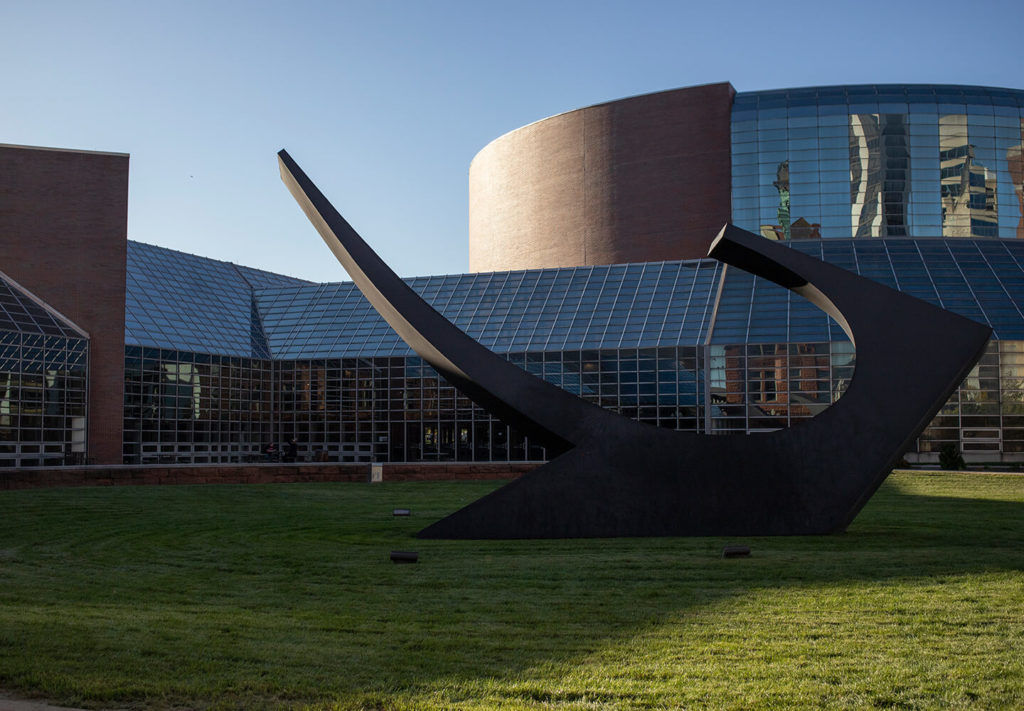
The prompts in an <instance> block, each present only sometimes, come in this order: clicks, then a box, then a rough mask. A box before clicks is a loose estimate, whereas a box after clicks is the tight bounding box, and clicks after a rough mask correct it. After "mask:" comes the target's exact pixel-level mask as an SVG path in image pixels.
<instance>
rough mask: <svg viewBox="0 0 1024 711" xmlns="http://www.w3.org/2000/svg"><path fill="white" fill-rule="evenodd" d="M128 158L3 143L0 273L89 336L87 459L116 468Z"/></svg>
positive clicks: (0, 161) (121, 382) (118, 459)
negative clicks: (62, 315) (72, 322)
mask: <svg viewBox="0 0 1024 711" xmlns="http://www.w3.org/2000/svg"><path fill="white" fill-rule="evenodd" d="M127 225H128V156H127V155H124V154H114V153H90V152H84V151H65V150H51V149H43V148H30V147H24V146H3V145H0V270H2V271H4V272H6V273H7V274H9V275H10V276H11V277H12V278H13V279H14V280H15V281H17V282H18V283H20V284H21V285H22V286H24V287H25V288H26V289H28V290H29V291H31V292H32V293H33V294H35V295H36V296H38V297H39V298H41V299H43V300H44V301H46V302H47V303H48V304H50V305H51V306H52V307H53V308H55V309H57V310H58V311H59V312H61V313H62V314H64V315H65V316H67V317H68V318H70V319H71V320H72V321H74V322H75V323H76V324H78V325H79V326H80V327H82V328H83V329H85V330H86V331H88V333H89V336H90V347H89V434H88V441H89V456H90V457H92V458H94V459H95V460H96V461H97V462H100V463H109V464H114V463H119V462H121V436H122V417H123V415H122V410H123V399H124V397H123V392H124V303H125V262H126V259H127V229H128V227H127Z"/></svg>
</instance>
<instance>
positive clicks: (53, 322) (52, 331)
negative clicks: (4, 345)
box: [0, 275, 83, 338]
mask: <svg viewBox="0 0 1024 711" xmlns="http://www.w3.org/2000/svg"><path fill="white" fill-rule="evenodd" d="M0 331H18V332H19V333H39V334H43V335H47V336H65V337H68V338H82V337H83V334H82V332H81V331H79V330H78V329H77V328H75V326H74V325H73V324H71V323H70V322H68V321H66V320H64V319H63V318H61V317H60V316H58V315H57V314H56V313H55V312H53V311H50V310H49V309H46V308H44V307H43V306H41V305H40V304H39V303H38V302H37V301H36V300H35V299H33V298H32V297H31V296H29V295H28V294H27V293H25V292H24V291H23V290H22V289H20V288H19V287H18V286H17V284H15V283H14V282H13V281H10V280H9V279H6V278H4V276H3V275H0Z"/></svg>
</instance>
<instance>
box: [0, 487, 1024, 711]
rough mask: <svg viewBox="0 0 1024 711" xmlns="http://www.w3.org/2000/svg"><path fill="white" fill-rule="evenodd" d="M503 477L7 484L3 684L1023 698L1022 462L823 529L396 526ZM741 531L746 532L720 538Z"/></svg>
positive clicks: (43, 691)
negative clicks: (492, 537)
mask: <svg viewBox="0 0 1024 711" xmlns="http://www.w3.org/2000/svg"><path fill="white" fill-rule="evenodd" d="M496 486H498V484H497V483H495V482H450V483H441V482H415V483H413V482H409V483H384V484H380V485H366V484H287V485H266V486H258V485H250V486H194V487H189V486H166V487H145V488H133V487H120V488H102V489H101V488H94V489H67V490H35V491H10V492H0V689H6V690H8V691H13V692H18V693H22V694H28V695H38V696H41V697H44V698H47V699H50V700H53V701H57V702H60V703H64V704H69V705H79V706H85V707H95V708H112V707H127V706H131V707H133V708H150V709H165V708H166V709H171V708H181V707H187V708H192V707H195V708H303V707H311V708H318V709H357V708H388V709H392V708H393V709H406V708H409V709H411V708H446V707H447V708H464V709H485V708H496V707H501V708H511V709H515V708H530V709H535V708H565V709H595V708H600V709H605V708H607V709H619V708H625V709H629V708H637V709H661V708H681V707H690V708H704V707H707V708H806V707H815V706H828V707H836V708H864V707H875V708H1000V707H1001V708H1015V707H1024V662H1022V661H1021V660H1022V659H1024V477H1014V476H984V475H957V474H938V473H937V474H926V473H897V474H895V475H893V476H892V477H890V479H889V480H888V482H887V483H886V484H885V485H884V486H883V487H882V489H881V490H880V491H879V493H878V494H877V495H876V497H875V498H874V499H873V500H872V501H871V502H870V503H869V505H868V506H867V507H866V508H865V510H864V511H863V512H862V514H861V515H860V516H859V517H858V519H857V520H856V521H855V522H854V524H853V525H852V526H851V527H850V530H849V531H848V532H847V533H845V534H842V535H839V536H830V537H823V538H810V537H791V538H753V539H742V540H741V541H737V540H728V541H727V540H725V539H716V538H703V539H701V538H697V539H680V538H663V539H611V540H607V539H606V540H573V541H419V540H417V539H415V538H414V535H415V532H416V531H417V530H419V528H421V527H423V526H425V525H427V524H428V523H430V522H432V521H433V520H436V519H437V518H440V517H441V516H443V515H445V514H447V513H449V512H451V511H453V510H455V509H456V508H458V507H460V506H462V505H464V504H465V503H468V502H469V501H472V500H474V499H476V498H478V497H479V496H481V495H483V494H485V493H487V492H488V491H491V490H493V489H494V488H495V487H496ZM395 507H408V508H411V509H412V510H413V515H412V516H411V517H410V518H394V517H392V516H391V510H392V509H393V508H395ZM733 542H742V543H745V544H747V545H750V546H751V548H752V549H753V556H752V557H751V558H749V559H738V560H723V559H721V558H720V557H718V556H719V553H720V551H721V548H722V546H723V545H725V543H733ZM393 549H413V550H417V551H419V553H420V561H421V562H420V563H419V564H417V565H404V566H396V565H393V564H391V563H390V562H389V561H388V552H389V551H390V550H393Z"/></svg>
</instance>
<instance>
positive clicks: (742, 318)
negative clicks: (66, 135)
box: [0, 238, 1024, 359]
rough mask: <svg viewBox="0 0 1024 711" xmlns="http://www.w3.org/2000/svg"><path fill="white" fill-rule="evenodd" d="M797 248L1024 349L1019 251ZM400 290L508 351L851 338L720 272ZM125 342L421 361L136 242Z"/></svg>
mask: <svg viewBox="0 0 1024 711" xmlns="http://www.w3.org/2000/svg"><path fill="white" fill-rule="evenodd" d="M789 245H790V246H791V247H792V248H793V249H798V250H800V251H802V252H805V253H807V254H810V255H812V256H815V257H818V258H821V259H824V260H825V261H828V262H831V263H833V264H836V265H838V266H841V267H844V268H846V269H850V270H851V271H854V272H857V273H859V274H862V275H863V276H866V277H869V278H871V279H874V280H876V281H879V282H881V283H884V284H887V285H889V286H892V287H895V288H898V289H900V290H902V291H904V292H906V293H909V294H911V295H913V296H917V297H918V298H921V299H924V300H925V301H928V302H930V303H933V304H936V305H939V306H943V307H945V308H947V309H950V310H951V311H954V312H956V313H959V314H962V315H964V316H967V317H968V318H972V319H975V320H977V321H980V322H983V323H987V324H989V325H991V326H992V328H993V329H994V332H995V337H996V338H999V339H1014V340H1017V339H1021V340H1024V312H1022V308H1021V305H1024V241H1017V240H998V239H988V240H986V239H957V240H939V239H894V238H890V239H884V240H880V239H879V240H867V239H859V240H856V239H846V240H809V241H805V242H801V241H797V242H791V243H789ZM723 274H724V275H725V277H724V281H723V280H722V278H721V277H722V275H723ZM406 281H407V283H408V284H409V285H410V286H411V287H412V288H413V290H414V291H416V292H417V293H418V294H420V295H421V296H422V297H423V298H424V299H425V300H426V301H427V302H428V303H430V304H431V305H433V306H434V307H435V308H436V309H438V311H440V312H441V313H442V314H443V315H444V316H445V317H447V318H449V319H450V320H451V321H452V322H454V323H455V325H456V326H458V327H459V328H461V329H463V330H464V331H466V332H467V333H468V334H469V335H470V336H472V337H473V338H475V339H477V340H478V341H480V342H481V343H482V344H483V345H484V346H486V347H487V348H490V349H491V350H493V351H496V352H498V353H523V352H538V351H547V352H556V351H572V350H582V349H587V350H590V349H613V348H648V347H655V346H676V345H701V344H704V343H715V344H738V343H787V342H826V341H842V340H846V335H845V334H844V333H843V332H842V330H841V329H840V328H839V326H838V325H837V324H836V323H835V322H833V321H832V320H831V319H830V318H829V317H828V316H826V315H825V314H824V313H823V312H821V311H820V310H818V309H817V308H816V307H815V306H813V305H812V304H810V303H809V302H808V301H806V300H805V299H803V298H802V297H800V296H798V295H796V294H794V293H792V292H790V291H788V290H786V289H783V288H782V287H779V286H776V285H774V284H772V283H770V282H767V281H765V280H762V279H758V278H755V277H753V276H751V275H750V274H747V273H745V272H742V271H740V270H739V269H735V268H731V267H730V268H728V269H723V267H722V265H721V264H719V263H718V262H715V261H711V260H694V261H686V262H651V263H647V264H618V265H611V266H597V267H576V268H565V269H537V270H529V271H516V272H494V273H484V274H454V275H446V276H426V277H415V278H411V279H408V280H406ZM720 282H721V284H720ZM719 287H721V289H720V291H721V294H720V296H719ZM4 303H6V302H4ZM716 303H717V308H716ZM33 306H35V305H34V303H33ZM36 308H37V309H38V308H39V307H36ZM44 313H46V312H44ZM21 322H25V317H21V321H20V322H19V323H21ZM712 324H713V326H712ZM0 327H2V326H0ZM125 338H126V343H127V344H128V345H144V346H155V347H159V348H170V349H175V350H185V351H195V352H201V353H214V354H222V355H238V356H244V357H257V358H278V359H302V358H340V357H355V356H362V357H370V356H407V355H411V354H412V351H411V350H410V349H409V348H408V346H406V345H405V343H404V342H403V341H402V340H401V339H400V338H399V337H398V336H397V335H396V334H395V333H394V332H393V331H392V330H391V328H390V327H389V326H388V325H387V323H385V322H384V320H383V319H382V318H381V317H380V316H379V315H378V314H377V312H376V311H375V310H374V309H373V307H371V306H370V304H369V302H367V301H366V299H365V298H363V296H362V294H361V293H360V292H359V290H358V289H357V288H356V287H355V285H354V284H352V283H349V282H343V283H329V284H313V283H310V282H304V281H302V280H300V279H295V278H292V277H286V276H282V275H277V274H271V273H269V272H262V271H259V270H255V269H249V268H247V267H238V266H236V265H233V264H230V263H227V262H218V261H215V260H211V259H204V258H202V257H196V256H193V255H188V254H183V253H181V252H175V251H173V250H167V249H163V248H160V247H153V246H150V245H144V244H140V243H137V242H130V243H129V249H128V298H127V320H126V334H125Z"/></svg>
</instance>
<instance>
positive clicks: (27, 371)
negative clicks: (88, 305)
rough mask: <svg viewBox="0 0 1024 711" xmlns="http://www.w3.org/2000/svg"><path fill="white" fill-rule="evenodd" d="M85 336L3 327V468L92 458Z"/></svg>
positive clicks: (81, 461)
mask: <svg viewBox="0 0 1024 711" xmlns="http://www.w3.org/2000/svg"><path fill="white" fill-rule="evenodd" d="M88 352H89V349H88V341H87V340H86V339H84V338H68V337H64V336H53V335H41V334H33V333H19V332H17V331H4V330H0V467H32V466H47V465H56V464H84V463H86V373H87V370H88Z"/></svg>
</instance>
